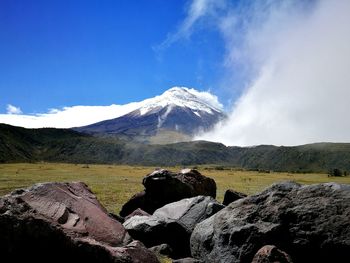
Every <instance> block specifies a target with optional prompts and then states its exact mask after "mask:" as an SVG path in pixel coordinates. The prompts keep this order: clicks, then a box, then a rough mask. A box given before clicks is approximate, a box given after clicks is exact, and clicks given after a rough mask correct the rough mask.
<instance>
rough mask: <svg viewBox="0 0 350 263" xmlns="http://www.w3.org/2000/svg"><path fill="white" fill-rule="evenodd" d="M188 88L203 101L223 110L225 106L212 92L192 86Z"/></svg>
mask: <svg viewBox="0 0 350 263" xmlns="http://www.w3.org/2000/svg"><path fill="white" fill-rule="evenodd" d="M187 90H188V91H189V92H190V93H192V94H193V95H194V96H196V97H198V98H199V99H200V100H201V101H203V102H205V103H207V104H209V105H210V106H212V107H214V108H216V109H219V110H223V108H224V106H223V105H222V104H221V103H220V101H219V99H218V97H217V96H215V95H214V94H212V93H211V92H210V91H198V90H196V89H192V88H187Z"/></svg>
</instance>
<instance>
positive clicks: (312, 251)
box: [191, 182, 350, 263]
mask: <svg viewBox="0 0 350 263" xmlns="http://www.w3.org/2000/svg"><path fill="white" fill-rule="evenodd" d="M264 245H276V246H277V247H278V248H280V249H281V250H283V251H285V252H286V253H288V254H289V255H290V256H291V258H292V260H293V262H344V260H345V259H346V260H347V259H348V258H350V186H349V185H339V184H335V183H327V184H318V185H310V186H301V185H299V184H296V183H291V182H286V183H280V184H275V185H273V186H271V187H270V188H268V189H266V190H265V191H263V192H262V193H260V194H257V195H254V196H250V197H246V198H244V199H241V200H238V201H236V202H234V203H231V204H230V205H229V206H228V207H226V208H224V209H223V210H221V211H220V212H218V213H217V214H215V215H214V216H212V217H210V218H208V219H206V220H204V221H202V222H201V223H199V224H198V225H197V226H196V228H195V229H194V231H193V233H192V236H191V252H192V256H193V257H194V258H197V259H202V260H204V261H205V262H233V263H235V262H237V263H238V262H240V263H245V262H247V263H250V262H251V261H252V259H253V257H254V255H255V253H256V252H257V251H258V249H260V248H261V247H263V246H264ZM337 259H338V260H337ZM339 259H343V260H339Z"/></svg>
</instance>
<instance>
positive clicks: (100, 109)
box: [0, 102, 139, 128]
mask: <svg viewBox="0 0 350 263" xmlns="http://www.w3.org/2000/svg"><path fill="white" fill-rule="evenodd" d="M138 106H139V103H137V102H134V103H129V104H126V105H114V104H113V105H110V106H73V107H64V108H63V109H50V110H49V112H48V113H42V114H32V115H19V114H18V113H14V114H0V123H6V124H10V125H14V126H21V127H25V128H42V127H54V128H71V127H78V126H84V125H88V124H92V123H95V122H99V121H102V120H107V119H113V118H117V117H119V116H122V115H124V114H127V113H129V112H131V111H133V110H135V109H136V108H138Z"/></svg>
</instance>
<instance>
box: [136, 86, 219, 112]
mask: <svg viewBox="0 0 350 263" xmlns="http://www.w3.org/2000/svg"><path fill="white" fill-rule="evenodd" d="M140 104H141V105H142V106H141V107H140V108H139V109H138V110H139V111H140V114H141V115H144V114H147V113H148V112H150V111H152V110H154V109H158V108H165V107H168V106H172V107H173V106H178V107H183V108H189V109H191V110H193V111H204V112H207V113H209V114H214V112H220V111H221V109H222V105H221V104H220V103H219V101H218V100H217V98H216V97H215V96H213V95H212V94H210V93H208V92H198V91H197V90H195V89H189V88H186V87H173V88H171V89H169V90H167V91H165V92H164V93H163V94H162V95H160V96H156V97H154V98H151V99H146V100H144V101H142V102H141V103H140Z"/></svg>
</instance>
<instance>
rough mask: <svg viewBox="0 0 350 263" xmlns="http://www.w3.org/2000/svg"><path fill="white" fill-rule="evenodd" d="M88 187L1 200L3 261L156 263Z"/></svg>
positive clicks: (39, 190) (53, 187)
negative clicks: (109, 213) (110, 214)
mask: <svg viewBox="0 0 350 263" xmlns="http://www.w3.org/2000/svg"><path fill="white" fill-rule="evenodd" d="M131 241H132V239H131V238H130V236H129V235H128V233H127V231H126V230H125V228H124V227H123V225H122V224H121V223H119V222H118V221H117V220H115V219H113V218H112V217H111V216H109V215H108V213H107V211H106V209H105V208H104V207H103V206H102V205H101V204H100V203H99V202H98V200H97V199H96V197H95V196H94V195H93V194H92V192H91V191H90V190H89V188H88V187H87V186H86V185H85V184H84V183H45V184H37V185H34V186H33V187H31V188H28V189H25V190H17V191H14V192H12V193H11V194H10V195H7V196H4V197H3V198H2V199H0V247H1V252H2V257H4V258H8V259H11V260H12V261H13V262H20V261H24V260H25V261H31V260H33V262H73V261H77V262H106V263H107V262H145V261H144V260H145V259H147V262H158V261H157V259H156V257H155V255H154V254H153V253H152V252H150V251H148V250H147V249H146V248H145V247H144V246H143V245H142V243H140V242H138V241H134V242H131Z"/></svg>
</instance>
